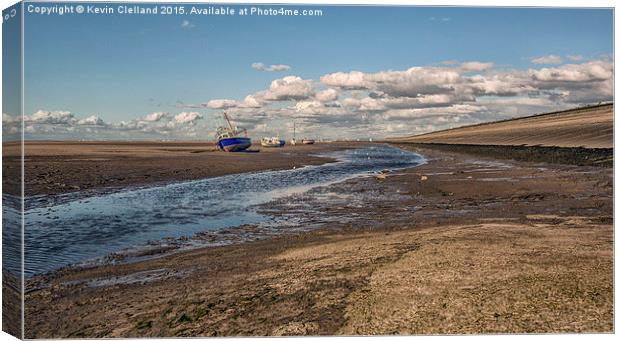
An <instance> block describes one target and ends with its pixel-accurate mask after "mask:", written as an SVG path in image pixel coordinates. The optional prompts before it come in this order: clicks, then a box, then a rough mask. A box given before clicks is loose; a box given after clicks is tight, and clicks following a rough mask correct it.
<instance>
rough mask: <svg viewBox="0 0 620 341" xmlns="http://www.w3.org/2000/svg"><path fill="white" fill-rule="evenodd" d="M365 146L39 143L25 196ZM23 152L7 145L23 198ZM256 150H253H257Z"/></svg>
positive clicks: (189, 176) (173, 178) (28, 154)
mask: <svg viewBox="0 0 620 341" xmlns="http://www.w3.org/2000/svg"><path fill="white" fill-rule="evenodd" d="M363 145H365V144H364V143H317V144H314V145H299V146H295V147H291V146H285V147H283V148H260V150H261V152H260V153H223V152H220V151H214V148H215V146H214V145H213V144H209V143H189V142H188V143H185V142H184V143H171V142H170V143H169V142H90V143H83V144H81V143H77V142H75V143H74V142H55V143H47V142H37V141H27V142H26V145H25V169H24V173H25V176H26V179H25V183H26V184H25V195H26V196H27V197H32V196H37V195H49V194H52V195H57V194H67V193H74V192H82V191H98V190H101V189H103V190H106V189H111V190H114V189H115V188H116V189H118V188H125V187H128V186H134V187H135V186H137V187H139V186H143V185H153V184H155V185H157V184H167V183H169V182H180V181H186V180H198V179H204V178H211V177H216V176H222V175H230V174H240V173H247V172H256V171H265V170H282V169H291V168H294V167H301V166H307V165H320V164H324V163H329V162H333V161H334V160H333V159H330V158H328V157H323V156H319V155H318V154H323V153H327V152H332V151H338V150H343V149H350V148H356V147H359V146H363ZM18 147H20V146H19V145H14V144H11V143H3V165H4V166H3V167H4V169H3V171H4V172H5V173H6V174H7V176H5V177H4V178H3V186H4V188H5V189H6V190H5V192H6V193H8V194H12V195H20V193H21V189H20V184H19V182H16V181H17V180H19V179H20V177H19V176H10V175H11V174H13V175H17V174H18V173H19V169H20V160H21V155H20V148H18ZM258 148H259V147H258V146H252V147H251V149H258Z"/></svg>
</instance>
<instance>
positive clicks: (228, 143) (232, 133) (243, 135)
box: [215, 112, 252, 152]
mask: <svg viewBox="0 0 620 341" xmlns="http://www.w3.org/2000/svg"><path fill="white" fill-rule="evenodd" d="M223 115H224V119H225V120H226V123H227V124H228V126H227V127H218V128H217V131H216V133H215V136H216V140H217V147H218V149H219V150H222V151H225V152H240V151H244V150H246V149H248V148H249V147H250V146H251V145H252V140H251V139H250V138H249V137H248V132H247V130H246V129H239V128H237V127H235V126H233V125H232V123H230V119H229V118H228V114H227V113H226V112H224V113H223Z"/></svg>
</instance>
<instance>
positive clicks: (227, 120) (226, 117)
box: [224, 111, 235, 131]
mask: <svg viewBox="0 0 620 341" xmlns="http://www.w3.org/2000/svg"><path fill="white" fill-rule="evenodd" d="M224 118H225V119H226V122H228V127H229V128H230V131H234V130H235V129H234V128H233V126H232V124H231V123H230V119H228V114H227V113H226V111H224Z"/></svg>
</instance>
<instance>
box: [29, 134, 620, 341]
mask: <svg viewBox="0 0 620 341" xmlns="http://www.w3.org/2000/svg"><path fill="white" fill-rule="evenodd" d="M401 147H402V148H407V149H415V150H417V151H419V152H420V153H421V154H423V155H425V156H427V157H428V159H429V162H428V163H427V164H426V165H423V166H419V167H416V168H412V169H408V170H403V171H398V172H394V173H389V174H387V176H386V177H385V178H384V179H383V177H381V178H376V177H373V176H369V177H363V178H356V179H353V180H349V181H346V182H343V183H339V184H335V185H331V186H327V187H321V188H315V189H313V190H311V191H310V192H309V193H306V194H304V195H300V196H296V197H293V198H289V199H288V200H277V201H275V202H272V203H269V204H266V205H264V206H263V207H262V210H263V212H265V213H269V214H272V215H280V216H283V217H286V218H287V219H298V220H299V222H300V224H302V225H308V226H314V227H315V228H316V230H313V231H309V232H302V233H294V234H282V235H280V236H275V237H272V238H269V239H266V240H258V241H254V242H247V243H243V244H236V245H229V246H222V247H210V248H203V249H197V250H192V251H187V252H181V253H177V254H173V255H169V256H165V257H161V258H157V259H151V260H147V261H142V262H138V263H133V264H123V265H105V266H100V267H95V268H90V269H66V270H62V271H58V272H56V273H53V274H50V275H46V276H39V277H36V278H34V279H31V280H30V281H29V282H28V283H27V291H28V292H27V294H26V337H28V338H43V337H121V336H122V337H139V336H223V335H338V334H344V335H351V334H363V335H365V334H369V335H376V334H435V333H450V334H453V333H455V334H463V333H465V334H467V333H543V332H612V331H613V213H612V212H613V211H612V209H613V200H612V192H613V187H612V186H613V170H612V169H611V168H604V167H592V166H578V165H563V164H550V163H540V162H538V163H534V162H524V161H512V160H501V161H500V160H497V159H495V158H489V157H485V156H480V155H471V154H462V153H459V152H458V148H455V149H454V150H453V151H450V150H442V151H438V150H435V149H421V148H420V147H416V146H413V145H401ZM223 157H224V156H223ZM226 157H228V156H226ZM239 157H243V156H239ZM334 203H336V204H334ZM244 228H248V229H251V228H252V227H251V226H246V227H244Z"/></svg>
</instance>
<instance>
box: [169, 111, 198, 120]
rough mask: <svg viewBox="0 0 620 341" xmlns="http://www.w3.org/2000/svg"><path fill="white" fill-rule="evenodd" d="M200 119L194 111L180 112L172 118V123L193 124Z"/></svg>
mask: <svg viewBox="0 0 620 341" xmlns="http://www.w3.org/2000/svg"><path fill="white" fill-rule="evenodd" d="M200 119H202V115H201V114H200V113H197V112H195V111H190V112H185V111H184V112H182V113H179V114H177V115H175V116H174V122H176V123H194V122H196V121H197V120H200Z"/></svg>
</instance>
